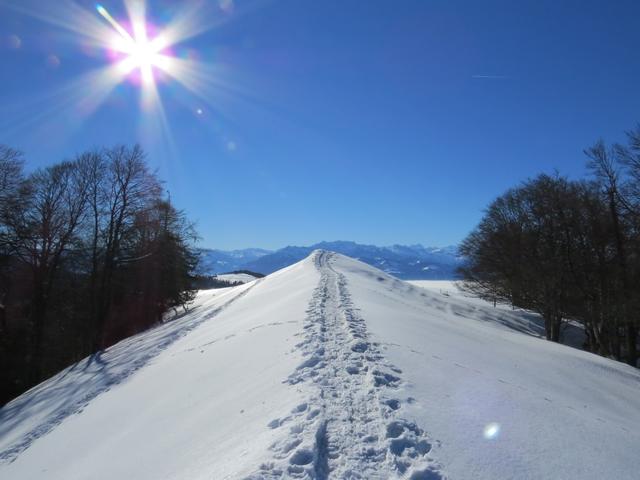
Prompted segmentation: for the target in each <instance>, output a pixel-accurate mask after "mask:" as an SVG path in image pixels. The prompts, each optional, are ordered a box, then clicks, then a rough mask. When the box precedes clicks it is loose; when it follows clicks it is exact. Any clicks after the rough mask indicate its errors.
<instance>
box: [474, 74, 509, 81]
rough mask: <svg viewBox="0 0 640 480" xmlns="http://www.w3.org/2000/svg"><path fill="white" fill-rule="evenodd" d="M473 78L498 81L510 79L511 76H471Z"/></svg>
mask: <svg viewBox="0 0 640 480" xmlns="http://www.w3.org/2000/svg"><path fill="white" fill-rule="evenodd" d="M471 78H483V79H488V80H496V79H503V78H509V76H508V75H471Z"/></svg>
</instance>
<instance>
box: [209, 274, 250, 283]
mask: <svg viewBox="0 0 640 480" xmlns="http://www.w3.org/2000/svg"><path fill="white" fill-rule="evenodd" d="M216 278H217V279H218V280H223V281H225V282H240V283H249V282H253V281H254V280H255V279H256V277H254V276H253V275H249V274H248V273H221V274H219V275H216Z"/></svg>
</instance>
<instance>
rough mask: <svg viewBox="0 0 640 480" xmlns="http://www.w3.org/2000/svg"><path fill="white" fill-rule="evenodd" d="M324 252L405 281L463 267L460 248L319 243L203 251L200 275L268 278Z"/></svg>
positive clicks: (449, 274)
mask: <svg viewBox="0 0 640 480" xmlns="http://www.w3.org/2000/svg"><path fill="white" fill-rule="evenodd" d="M316 249H324V250H330V251H333V252H338V253H342V254H343V255H347V256H349V257H353V258H355V259H358V260H360V261H362V262H365V263H368V264H369V265H372V266H374V267H377V268H379V269H381V270H384V271H385V272H387V273H389V274H391V275H394V276H396V277H398V278H402V279H405V280H450V279H455V278H457V275H456V269H457V268H458V267H459V266H460V265H461V264H462V257H460V255H459V254H458V247H456V246H449V247H441V248H436V247H424V246H422V245H392V246H390V247H377V246H375V245H361V244H358V243H355V242H347V241H336V242H320V243H316V244H315V245H311V246H308V247H294V246H289V247H284V248H281V249H280V250H276V251H270V250H263V249H260V248H249V249H245V250H233V251H224V250H209V249H202V250H201V265H200V273H202V274H206V275H213V274H218V273H225V272H231V271H235V270H250V271H253V272H258V273H262V274H265V275H268V274H269V273H272V272H275V271H276V270H280V269H281V268H284V267H288V266H289V265H292V264H294V263H296V262H298V261H300V260H302V259H303V258H306V257H307V256H308V255H309V254H310V253H311V252H312V251H313V250H316Z"/></svg>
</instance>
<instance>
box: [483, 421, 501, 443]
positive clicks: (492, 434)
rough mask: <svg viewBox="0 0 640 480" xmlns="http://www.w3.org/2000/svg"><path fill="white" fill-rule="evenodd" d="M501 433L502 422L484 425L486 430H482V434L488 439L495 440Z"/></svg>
mask: <svg viewBox="0 0 640 480" xmlns="http://www.w3.org/2000/svg"><path fill="white" fill-rule="evenodd" d="M499 434H500V424H499V423H495V422H492V423H489V424H487V426H485V427H484V430H483V432H482V435H483V436H484V438H486V439H487V440H493V439H494V438H496V437H497V436H498V435H499Z"/></svg>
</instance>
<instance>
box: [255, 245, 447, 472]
mask: <svg viewBox="0 0 640 480" xmlns="http://www.w3.org/2000/svg"><path fill="white" fill-rule="evenodd" d="M332 257H333V254H332V253H329V252H324V251H319V252H317V253H316V256H315V259H314V260H315V266H316V268H317V269H318V271H319V272H320V282H319V285H318V286H317V288H316V289H315V291H314V294H313V297H312V300H311V303H310V305H309V308H308V310H307V315H308V316H307V319H306V322H305V326H304V328H305V333H304V341H303V342H301V343H300V344H298V345H297V347H298V348H300V349H301V350H302V351H303V352H304V354H305V357H306V360H305V361H304V362H303V363H302V364H301V365H300V366H298V368H297V369H296V371H295V372H294V373H293V374H292V375H291V376H290V377H289V378H288V379H287V383H289V384H291V385H299V384H300V385H302V384H310V385H311V386H312V388H311V389H309V391H310V395H309V398H308V400H307V401H306V402H304V403H302V404H300V405H299V406H297V407H296V408H294V409H293V411H292V412H291V414H290V415H289V416H287V417H286V418H282V419H275V420H273V421H271V422H270V423H269V427H271V428H274V429H276V428H282V429H288V433H287V434H286V435H284V437H283V438H282V439H281V440H280V441H278V442H276V443H275V444H274V445H273V446H272V451H273V453H272V454H273V460H272V461H271V462H266V463H264V464H263V465H261V466H260V470H259V472H257V473H256V474H254V475H252V476H250V477H249V478H250V479H273V478H303V479H315V480H325V479H389V478H408V479H411V480H424V479H441V478H444V477H443V475H442V474H441V473H439V468H438V465H437V463H435V462H434V461H433V460H432V459H431V458H430V456H429V453H430V451H431V448H432V442H431V441H430V440H429V438H428V437H427V436H426V434H425V433H424V431H423V430H422V429H421V428H420V427H418V426H417V425H415V424H413V423H411V422H408V421H405V420H403V419H402V418H401V412H402V402H401V401H400V400H399V399H398V398H395V397H394V390H395V389H396V388H397V387H398V386H399V385H400V384H401V383H402V377H401V375H402V372H401V371H400V370H399V369H398V368H395V367H394V366H393V365H391V364H390V363H389V362H387V361H386V360H385V359H384V357H383V355H382V353H381V350H380V346H379V344H377V343H372V342H370V341H369V338H368V334H367V329H366V325H365V322H364V320H363V319H362V318H361V317H360V316H359V314H358V311H357V309H356V308H354V306H353V304H352V301H351V295H350V294H349V291H348V286H347V282H346V278H345V277H344V275H342V274H341V273H338V272H336V271H335V269H334V268H333V266H332Z"/></svg>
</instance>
